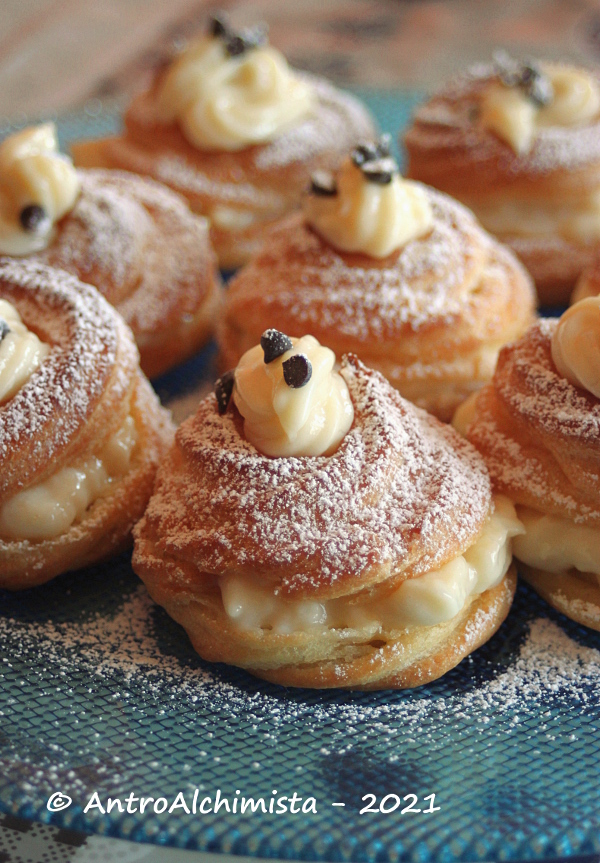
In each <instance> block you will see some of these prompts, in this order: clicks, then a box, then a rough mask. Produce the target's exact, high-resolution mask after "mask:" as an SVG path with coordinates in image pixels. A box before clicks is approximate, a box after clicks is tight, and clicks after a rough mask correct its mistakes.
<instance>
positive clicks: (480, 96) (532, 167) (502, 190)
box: [404, 62, 600, 304]
mask: <svg viewBox="0 0 600 863" xmlns="http://www.w3.org/2000/svg"><path fill="white" fill-rule="evenodd" d="M534 65H536V64H534ZM536 69H539V70H541V72H542V73H544V74H545V75H546V77H547V78H548V80H549V82H550V88H551V91H553V93H554V101H552V100H551V101H550V102H549V103H548V104H547V105H546V106H543V107H540V105H539V104H536V102H535V101H530V100H526V99H524V98H523V97H522V96H521V95H519V88H518V87H516V88H512V89H510V90H509V94H510V96H511V98H512V99H513V101H514V102H515V109H516V114H515V113H514V112H513V114H512V116H511V117H510V118H509V122H510V123H512V124H514V128H516V132H515V133H514V134H515V135H516V136H517V138H516V143H515V141H513V142H512V144H511V141H510V138H511V135H510V127H507V126H506V123H507V120H506V116H507V115H508V113H509V112H508V110H507V109H506V105H505V104H502V105H501V106H494V111H495V113H494V119H495V121H496V122H504V124H505V129H506V128H508V134H507V135H506V136H504V135H502V136H501V135H500V134H498V132H497V131H496V130H495V128H494V123H491V124H490V125H487V124H486V122H485V119H486V117H485V111H486V110H487V106H486V99H488V98H489V95H490V93H491V92H492V91H493V92H492V95H494V94H498V93H500V95H501V96H502V97H503V98H505V97H506V90H507V88H506V86H505V85H504V83H503V81H502V76H501V73H500V72H499V69H498V67H497V65H495V64H487V65H481V66H477V67H474V68H473V69H471V70H469V71H468V72H467V73H465V74H463V75H461V76H459V77H458V78H456V79H455V80H454V81H451V82H450V83H449V84H448V85H447V87H445V88H444V89H442V90H441V91H440V92H439V93H437V94H436V95H434V96H433V97H432V98H431V99H430V100H429V101H427V102H426V103H425V104H424V105H422V106H421V107H420V108H418V109H417V111H416V112H415V115H414V119H413V123H412V125H411V127H410V128H409V130H408V132H407V133H406V135H405V138H404V143H405V146H406V149H407V152H408V159H409V168H408V175H409V176H411V177H413V178H415V179H418V180H421V181H423V182H425V183H428V184H430V185H432V186H435V187H436V188H438V189H441V190H442V191H444V192H447V193H448V194H450V195H453V196H454V197H455V198H457V199H458V200H460V201H462V202H463V203H465V204H466V205H467V206H468V207H470V208H471V209H472V210H473V211H474V212H475V214H476V215H477V216H478V218H479V219H480V220H481V222H482V224H483V225H484V227H486V228H487V229H488V230H489V231H491V232H492V233H493V234H495V235H496V236H497V237H498V238H499V239H501V240H502V242H505V243H507V244H508V245H509V246H510V247H511V248H512V249H513V251H514V252H515V253H516V254H517V255H518V256H519V258H520V259H521V260H522V261H523V263H524V264H525V266H526V267H527V269H528V270H529V272H530V273H531V274H532V276H533V278H534V281H535V283H536V287H537V290H538V294H539V297H540V301H541V302H542V303H546V304H548V303H559V302H560V303H564V302H566V301H567V300H568V298H569V295H570V293H571V292H572V290H573V287H574V285H575V282H576V280H577V278H578V277H579V275H580V274H581V272H582V271H583V270H584V269H586V268H587V267H589V266H590V265H591V264H592V263H593V261H594V259H595V257H596V255H597V251H598V247H599V244H600V144H599V142H600V81H599V80H598V77H597V75H596V74H595V73H593V72H590V71H588V70H583V69H575V68H573V67H569V66H564V65H561V64H550V63H547V64H544V63H541V62H540V63H539V64H537V65H536ZM502 91H504V92H502ZM519 112H521V113H520V114H519ZM523 112H524V113H525V115H526V117H525V121H523ZM517 115H518V119H519V122H520V123H521V127H520V128H519V127H518V123H517V121H516V120H515V116H517ZM536 117H537V118H538V119H537V121H536ZM528 123H529V124H533V126H532V129H530V130H529V133H528V134H529V135H530V140H529V139H527V135H526V136H525V138H523V137H522V129H523V126H527V124H528ZM519 135H521V138H519ZM519 141H520V142H521V147H520V146H519Z"/></svg>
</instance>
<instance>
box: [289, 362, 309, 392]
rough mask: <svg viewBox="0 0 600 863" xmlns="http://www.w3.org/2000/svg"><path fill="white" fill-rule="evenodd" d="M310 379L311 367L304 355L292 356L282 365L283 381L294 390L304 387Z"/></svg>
mask: <svg viewBox="0 0 600 863" xmlns="http://www.w3.org/2000/svg"><path fill="white" fill-rule="evenodd" d="M311 378H312V365H311V362H310V360H309V359H308V357H307V356H306V355H305V354H294V356H293V357H290V358H289V360H285V362H284V363H283V379H284V381H285V382H286V384H287V385H288V387H291V388H292V389H294V390H297V389H300V387H304V386H306V384H307V383H308V382H309V380H310V379H311Z"/></svg>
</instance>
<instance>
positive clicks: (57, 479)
mask: <svg viewBox="0 0 600 863" xmlns="http://www.w3.org/2000/svg"><path fill="white" fill-rule="evenodd" d="M136 442H137V429H136V427H135V421H134V419H133V417H131V416H128V417H127V419H126V420H125V422H124V423H123V425H122V426H121V428H120V429H119V430H118V431H117V432H116V433H115V434H114V435H113V436H112V437H111V438H110V439H109V441H108V443H107V444H106V446H105V447H104V449H103V450H102V452H101V454H100V455H98V456H90V457H89V458H87V459H85V460H83V461H81V462H78V463H76V464H74V465H72V466H69V467H65V468H62V469H61V470H59V471H57V472H56V473H55V474H54V475H53V476H51V477H49V479H47V480H45V481H44V482H42V483H40V484H39V485H36V486H33V487H32V488H27V489H25V490H24V491H20V492H18V493H17V494H16V495H15V496H14V497H12V498H11V499H10V500H8V501H7V502H6V503H5V504H4V506H3V507H2V508H1V509H0V536H1V537H3V538H4V539H10V540H17V541H18V540H25V539H27V540H34V541H35V540H44V539H54V538H55V537H57V536H60V535H61V534H63V533H66V532H67V530H69V528H70V527H71V525H73V524H74V523H75V522H76V521H79V520H80V519H81V518H82V516H83V515H84V513H85V511H86V510H87V508H88V507H89V506H90V505H91V504H92V503H94V501H96V500H97V499H98V498H99V497H101V495H102V494H104V493H105V492H106V490H107V489H108V488H109V487H110V485H111V484H112V483H113V482H114V481H115V480H117V479H118V478H119V477H121V476H123V475H124V474H125V473H126V472H127V470H128V468H129V464H130V461H131V454H132V452H133V449H134V447H135V444H136Z"/></svg>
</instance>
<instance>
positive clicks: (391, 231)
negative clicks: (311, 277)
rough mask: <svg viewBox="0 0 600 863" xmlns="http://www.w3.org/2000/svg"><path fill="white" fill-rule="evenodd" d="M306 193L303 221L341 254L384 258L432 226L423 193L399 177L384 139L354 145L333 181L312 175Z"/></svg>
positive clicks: (430, 212)
mask: <svg viewBox="0 0 600 863" xmlns="http://www.w3.org/2000/svg"><path fill="white" fill-rule="evenodd" d="M311 193H312V194H310V195H308V196H307V197H306V199H305V202H304V214H305V218H306V221H307V223H308V224H309V225H310V226H311V227H312V228H313V229H314V230H315V231H316V232H317V233H318V234H319V235H320V236H321V237H323V238H324V239H325V240H327V242H329V243H331V245H332V246H333V247H334V248H336V249H339V250H340V251H343V252H359V253H363V254H365V255H370V256H371V257H374V258H385V257H387V256H388V255H390V254H391V253H392V252H394V251H396V250H398V249H400V248H401V247H402V246H404V245H406V243H408V242H409V241H410V240H413V239H417V238H418V237H422V236H423V235H424V234H426V233H427V232H428V231H430V230H431V227H432V224H433V213H432V211H431V207H430V205H429V202H428V200H427V197H426V195H425V193H424V191H423V189H422V188H421V187H420V186H418V185H417V184H416V183H413V182H411V181H410V180H404V179H402V177H401V176H400V174H399V172H398V166H397V165H396V163H395V162H394V160H393V159H392V158H391V157H390V151H389V143H388V141H387V140H386V139H385V138H382V139H381V140H380V141H379V142H378V143H376V144H364V145H361V146H359V147H357V148H356V149H355V150H354V151H353V153H352V155H351V156H350V157H348V158H347V159H346V160H345V161H344V162H343V164H342V166H341V168H340V170H339V172H338V174H337V177H336V178H335V179H334V178H333V177H332V176H323V175H322V174H321V175H320V174H317V175H315V176H314V177H313V182H312V187H311Z"/></svg>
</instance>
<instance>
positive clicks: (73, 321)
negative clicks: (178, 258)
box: [0, 258, 172, 590]
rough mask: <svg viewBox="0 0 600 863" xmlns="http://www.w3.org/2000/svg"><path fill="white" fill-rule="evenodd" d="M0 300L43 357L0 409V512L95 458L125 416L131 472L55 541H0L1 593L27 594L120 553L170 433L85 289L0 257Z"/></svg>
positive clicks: (107, 312) (122, 329)
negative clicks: (130, 425)
mask: <svg viewBox="0 0 600 863" xmlns="http://www.w3.org/2000/svg"><path fill="white" fill-rule="evenodd" d="M0 297H2V298H3V299H6V300H8V301H9V302H10V303H11V304H12V305H14V306H15V307H16V308H17V310H18V312H19V314H20V315H21V317H22V319H23V321H24V322H25V324H26V325H27V327H28V328H29V329H31V330H33V331H34V332H35V333H36V334H37V335H38V336H39V338H41V339H42V340H43V341H44V342H46V343H47V344H49V345H51V348H52V350H51V352H50V354H49V356H48V357H47V358H46V359H45V360H44V362H43V363H42V365H41V366H40V367H39V368H38V369H37V370H36V371H35V372H34V373H33V374H32V375H31V377H30V378H29V380H28V381H27V382H26V383H25V384H24V385H23V387H22V388H21V389H20V390H19V391H18V392H17V393H16V395H14V396H13V397H12V399H10V400H9V401H7V402H6V403H5V404H3V405H2V406H0V462H1V470H0V507H1V506H2V505H3V504H4V503H5V502H6V501H7V500H9V499H10V498H12V497H13V495H14V494H16V493H17V492H19V491H22V490H23V489H26V488H30V487H33V486H35V485H38V484H39V483H41V482H44V481H45V480H46V479H48V478H49V477H50V476H53V475H54V474H55V473H56V472H57V471H59V470H60V469H61V468H63V467H67V466H70V465H73V464H77V463H79V462H81V461H82V460H84V459H85V458H86V457H89V456H90V455H97V454H98V453H99V452H100V451H101V450H102V448H103V446H104V445H105V443H106V442H107V441H108V440H109V438H110V437H111V436H112V435H113V434H115V432H116V431H117V430H118V429H119V428H120V427H121V426H122V425H123V423H124V421H125V419H126V417H127V416H128V415H131V416H132V417H133V419H134V422H135V428H136V432H137V443H136V445H135V447H134V450H133V453H132V456H131V461H130V464H129V469H128V470H127V472H126V473H125V474H124V475H123V476H122V477H120V478H119V479H117V480H115V481H114V482H113V483H112V484H111V486H110V488H109V490H108V491H107V492H106V493H105V494H103V495H102V496H101V497H99V498H98V499H97V500H96V501H95V502H94V503H92V505H91V506H90V507H89V508H88V510H87V511H86V512H85V515H84V517H83V518H82V519H81V520H80V521H78V522H76V523H74V524H73V526H72V527H71V528H70V529H69V530H68V531H67V532H66V533H64V534H62V535H60V536H58V537H57V538H55V539H48V540H42V541H36V542H34V541H29V540H21V541H16V540H14V541H13V540H2V539H0V587H3V588H8V589H10V590H13V589H17V588H25V587H32V586H34V585H37V584H41V583H43V582H45V581H48V580H49V579H50V578H52V577H54V576H55V575H58V574H59V573H61V572H65V571H67V570H72V569H77V568H79V567H83V566H87V565H88V564H91V563H94V562H96V561H98V560H100V559H103V558H105V557H108V556H110V555H112V554H114V553H116V552H118V551H120V550H121V549H123V548H126V547H127V545H128V544H129V542H130V539H131V529H132V527H133V525H134V523H135V522H136V521H137V520H138V519H139V518H140V517H141V515H142V513H143V512H144V509H145V507H146V503H147V501H148V498H149V497H150V494H151V491H152V484H153V481H154V475H155V473H156V468H157V465H158V462H159V461H160V459H161V457H162V455H163V454H164V452H165V450H166V448H167V447H168V446H169V444H170V442H171V440H172V426H171V422H170V419H169V417H168V414H167V413H166V411H164V410H163V409H162V408H161V407H160V404H159V402H158V399H157V398H156V396H155V394H154V392H153V391H152V389H151V387H150V385H149V384H148V381H147V380H146V379H145V378H144V376H143V375H142V374H141V372H140V370H139V367H138V354H137V350H136V348H135V344H134V342H133V339H132V337H131V333H130V331H129V330H128V328H127V327H126V325H125V324H124V323H123V321H122V319H121V318H120V317H119V315H118V314H117V313H116V312H115V311H114V309H112V307H111V306H109V305H108V303H106V302H105V301H104V300H103V298H102V297H101V296H100V295H99V294H98V293H97V291H95V290H94V289H93V288H91V287H90V286H89V285H85V284H83V283H82V282H79V281H78V280H77V279H76V278H74V277H73V276H71V275H68V274H67V273H65V272H63V271H61V270H56V269H53V268H51V267H48V266H45V265H43V264H39V263H37V262H32V261H27V262H26V261H17V260H14V259H12V260H10V259H8V258H2V259H0Z"/></svg>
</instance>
